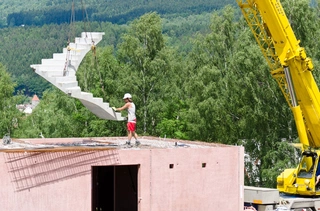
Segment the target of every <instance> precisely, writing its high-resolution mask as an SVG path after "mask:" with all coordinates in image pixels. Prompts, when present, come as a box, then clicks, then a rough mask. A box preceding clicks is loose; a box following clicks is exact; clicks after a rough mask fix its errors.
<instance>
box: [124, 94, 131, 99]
mask: <svg viewBox="0 0 320 211" xmlns="http://www.w3.org/2000/svg"><path fill="white" fill-rule="evenodd" d="M127 98H130V99H131V98H132V96H131V94H129V93H126V94H125V95H124V96H123V99H127Z"/></svg>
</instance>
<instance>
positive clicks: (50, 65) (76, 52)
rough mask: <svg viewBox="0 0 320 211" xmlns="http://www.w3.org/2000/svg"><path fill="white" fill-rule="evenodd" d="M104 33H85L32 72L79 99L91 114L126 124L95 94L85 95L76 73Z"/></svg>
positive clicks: (42, 62)
mask: <svg viewBox="0 0 320 211" xmlns="http://www.w3.org/2000/svg"><path fill="white" fill-rule="evenodd" d="M103 35H104V33H100V32H83V33H81V37H77V38H76V39H75V42H74V43H69V45H68V46H67V47H66V48H63V52H62V53H55V54H53V58H51V59H42V60H41V64H33V65H31V68H33V69H34V71H35V72H36V73H37V74H38V75H40V76H41V77H43V78H44V79H46V80H47V81H49V82H50V83H51V84H53V85H54V86H56V87H57V88H59V89H60V90H61V91H63V92H64V93H66V94H68V95H70V96H71V97H74V98H77V99H79V100H80V101H81V102H82V104H83V105H84V106H86V107H87V108H88V109H89V110H90V111H91V112H92V113H94V114H95V115H97V116H98V117H100V118H102V119H109V120H118V121H121V120H125V118H124V117H122V116H121V113H119V112H114V111H113V109H112V108H111V107H110V106H109V103H106V102H103V99H102V98H97V97H94V96H93V94H92V93H88V92H82V91H81V88H80V87H79V86H78V81H77V78H76V71H77V69H78V67H79V65H80V63H81V61H82V59H83V58H84V57H85V55H86V54H87V53H88V52H89V51H90V50H91V48H92V46H93V45H96V44H98V43H99V42H100V41H101V40H102V36H103Z"/></svg>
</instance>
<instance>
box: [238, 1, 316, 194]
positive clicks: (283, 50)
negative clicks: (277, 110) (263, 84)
mask: <svg viewBox="0 0 320 211" xmlns="http://www.w3.org/2000/svg"><path fill="white" fill-rule="evenodd" d="M236 1H237V3H238V5H239V7H240V9H241V11H242V14H243V16H244V18H245V19H246V21H247V23H248V25H249V27H250V29H251V31H252V33H253V35H254V37H255V39H256V41H257V43H258V45H259V46H260V49H261V51H262V53H263V55H264V57H265V59H266V61H267V63H268V65H269V68H270V73H271V75H272V77H273V78H274V79H275V80H276V81H277V83H278V85H279V87H280V89H281V91H282V93H283V95H284V96H285V98H286V100H287V102H288V104H289V106H290V108H291V110H292V112H293V116H294V119H295V123H296V127H297V131H298V135H299V140H300V143H301V149H302V157H301V160H300V163H299V165H298V167H297V168H295V169H285V170H284V171H283V172H282V173H281V174H280V175H279V176H278V178H277V189H278V190H279V191H280V192H283V193H287V194H294V195H306V196H316V195H320V188H319V189H318V187H317V186H316V181H317V176H318V175H320V166H319V167H318V163H319V154H320V151H319V150H317V149H319V147H320V94H319V89H318V86H317V84H316V82H315V80H314V77H313V75H312V70H313V64H312V60H311V59H310V58H308V57H307V54H306V52H305V49H304V48H303V47H301V46H300V45H299V44H300V41H299V40H297V38H296V36H295V34H294V32H293V30H292V28H291V25H290V22H289V20H288V18H287V16H286V14H285V11H284V10H283V7H282V5H281V2H280V0H236ZM319 185H320V182H319Z"/></svg>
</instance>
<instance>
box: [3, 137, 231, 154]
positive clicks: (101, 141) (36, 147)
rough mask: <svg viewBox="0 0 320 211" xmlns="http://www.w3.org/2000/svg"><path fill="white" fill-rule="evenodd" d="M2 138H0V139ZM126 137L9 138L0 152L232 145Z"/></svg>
mask: <svg viewBox="0 0 320 211" xmlns="http://www.w3.org/2000/svg"><path fill="white" fill-rule="evenodd" d="M1 140H2V139H1ZM126 141H127V137H91V138H34V139H15V138H11V143H10V144H4V142H3V140H2V141H1V143H0V152H8V153H9V152H54V151H95V150H114V149H123V150H125V149H130V150H134V149H136V150H139V149H156V148H166V149H168V148H207V147H233V146H231V145H224V144H219V143H208V142H199V141H186V140H178V139H167V138H161V137H150V136H141V137H139V141H140V142H141V145H139V146H135V140H134V139H132V140H131V146H128V145H126V144H125V143H126Z"/></svg>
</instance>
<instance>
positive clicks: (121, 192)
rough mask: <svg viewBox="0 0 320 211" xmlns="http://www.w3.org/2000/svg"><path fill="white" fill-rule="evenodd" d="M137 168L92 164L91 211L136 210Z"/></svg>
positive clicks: (137, 166) (135, 166)
mask: <svg viewBox="0 0 320 211" xmlns="http://www.w3.org/2000/svg"><path fill="white" fill-rule="evenodd" d="M138 169H139V165H126V166H92V168H91V172H92V211H106V210H108V211H124V210H130V211H138Z"/></svg>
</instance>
